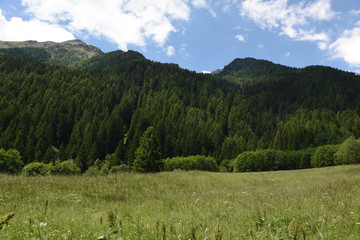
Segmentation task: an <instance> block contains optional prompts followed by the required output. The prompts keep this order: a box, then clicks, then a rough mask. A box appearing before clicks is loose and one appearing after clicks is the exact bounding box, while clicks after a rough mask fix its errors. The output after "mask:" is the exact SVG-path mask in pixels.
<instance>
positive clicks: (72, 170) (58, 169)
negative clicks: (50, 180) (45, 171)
mask: <svg viewBox="0 0 360 240" xmlns="http://www.w3.org/2000/svg"><path fill="white" fill-rule="evenodd" d="M51 173H53V174H58V175H76V174H80V173H81V170H80V168H79V167H78V166H76V164H75V162H74V160H73V159H69V160H66V161H64V162H57V163H56V164H55V166H54V167H53V168H52V171H51Z"/></svg>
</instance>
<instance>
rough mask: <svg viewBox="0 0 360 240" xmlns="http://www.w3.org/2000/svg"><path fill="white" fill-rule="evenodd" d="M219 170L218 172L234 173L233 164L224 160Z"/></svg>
mask: <svg viewBox="0 0 360 240" xmlns="http://www.w3.org/2000/svg"><path fill="white" fill-rule="evenodd" d="M219 170H220V172H232V171H234V168H233V162H232V161H230V160H228V159H224V160H223V161H222V162H221V164H220V166H219Z"/></svg>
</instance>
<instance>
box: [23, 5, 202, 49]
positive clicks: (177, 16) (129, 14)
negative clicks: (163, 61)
mask: <svg viewBox="0 0 360 240" xmlns="http://www.w3.org/2000/svg"><path fill="white" fill-rule="evenodd" d="M196 2H197V3H196V4H198V5H199V6H200V5H201V1H199V0H197V1H196ZM22 5H23V6H24V7H25V8H26V9H27V10H26V12H27V13H29V14H31V15H33V16H34V17H35V18H36V19H39V20H41V21H44V22H50V23H53V24H61V25H63V26H65V27H66V28H67V29H68V30H69V31H72V32H74V33H77V34H79V35H82V34H83V35H87V34H91V35H95V36H99V37H105V38H107V39H109V40H110V41H112V42H114V43H116V44H117V45H118V46H119V48H120V49H123V50H126V49H127V47H128V45H129V44H135V45H137V46H145V45H146V43H147V41H148V40H151V41H153V42H155V43H156V44H158V45H159V46H163V45H164V43H165V41H166V40H167V37H168V35H169V34H170V33H171V32H176V31H177V29H176V27H175V26H174V24H173V23H172V22H173V21H177V20H184V21H187V20H188V19H189V14H190V8H189V5H188V0H102V1H97V0H92V1H89V0H62V1H58V0H22Z"/></svg>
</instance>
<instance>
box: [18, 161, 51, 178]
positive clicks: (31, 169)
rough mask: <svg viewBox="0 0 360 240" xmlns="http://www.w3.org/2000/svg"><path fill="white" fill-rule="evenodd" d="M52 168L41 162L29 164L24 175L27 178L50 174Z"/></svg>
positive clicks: (23, 170) (24, 169)
mask: <svg viewBox="0 0 360 240" xmlns="http://www.w3.org/2000/svg"><path fill="white" fill-rule="evenodd" d="M50 169H51V166H50V165H47V164H45V163H41V162H33V163H29V164H28V165H26V166H25V167H24V168H23V169H22V172H21V173H22V174H23V175H25V176H38V175H48V174H50Z"/></svg>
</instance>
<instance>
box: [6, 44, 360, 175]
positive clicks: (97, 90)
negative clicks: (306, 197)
mask: <svg viewBox="0 0 360 240" xmlns="http://www.w3.org/2000/svg"><path fill="white" fill-rule="evenodd" d="M79 44H80V46H79V45H77V44H70V46H69V47H70V49H77V48H81V49H85V48H86V46H84V45H83V44H81V43H79ZM54 46H56V48H61V49H62V50H63V51H64V52H65V53H67V52H66V51H65V50H66V49H65V47H63V46H61V45H53V47H54ZM83 47H84V48H83ZM50 48H51V46H50V47H49V46H48V47H45V48H42V47H37V48H34V47H26V48H23V49H22V48H8V49H13V52H10V51H8V52H7V53H0V96H1V98H0V148H5V149H9V148H16V149H18V150H19V151H20V152H21V155H22V156H23V160H24V162H25V163H29V162H32V161H42V162H45V163H48V162H54V161H55V160H56V159H57V158H59V159H61V160H65V159H69V158H72V159H75V160H76V162H77V164H78V165H79V166H81V168H82V170H83V171H85V170H86V169H87V168H88V167H90V166H92V165H94V164H95V162H96V160H97V159H100V160H104V159H105V158H107V159H110V158H111V161H112V162H111V164H113V165H119V164H121V163H126V164H129V165H131V164H132V163H133V161H134V159H135V152H136V149H137V148H138V146H139V139H140V138H141V136H142V135H143V133H144V132H145V131H146V129H147V128H148V127H149V126H152V127H154V129H155V130H156V133H157V135H158V138H159V141H160V143H161V153H162V157H164V158H167V157H174V156H189V155H207V156H213V157H215V158H216V159H217V160H218V161H219V163H220V162H221V161H222V160H224V159H233V158H235V157H236V156H237V155H238V154H240V153H242V152H244V151H248V150H255V149H259V148H261V149H267V148H271V149H281V150H286V151H288V150H289V151H290V150H298V149H304V148H308V147H316V146H320V145H325V144H339V143H341V142H342V141H344V139H346V138H348V137H349V136H351V135H353V136H355V137H356V138H358V137H360V114H359V112H360V108H359V106H360V95H359V92H360V77H359V76H356V75H355V74H354V73H349V72H344V71H340V70H337V69H333V68H329V67H323V66H310V67H306V68H303V69H295V68H290V67H286V66H282V65H278V64H274V63H271V62H269V61H265V60H256V59H236V60H234V61H233V62H232V63H230V64H229V65H228V66H227V67H225V69H224V70H223V71H221V72H219V73H217V74H214V75H211V74H196V73H195V72H191V71H188V70H185V69H181V68H180V67H179V66H178V65H176V64H162V63H158V62H153V61H150V60H148V59H146V58H144V56H142V55H141V54H140V53H138V52H134V51H128V52H123V51H114V52H110V53H104V54H98V55H97V56H95V57H91V58H89V57H87V59H86V60H81V61H80V60H79V58H78V60H79V61H77V63H76V64H77V65H76V64H75V65H73V66H80V67H71V68H68V67H59V66H57V67H52V66H49V65H47V64H49V63H51V61H50V60H46V58H47V57H49V56H50V59H51V57H52V56H54V55H51V54H54V51H53V50H52V51H49V49H50ZM14 49H15V50H17V51H15V50H14ZM19 49H20V50H24V49H26V51H27V52H26V51H25V52H26V53H28V54H29V55H28V56H27V57H24V56H25V54H24V53H25V52H24V51H23V52H21V51H18V50H19ZM89 49H90V51H91V49H92V48H91V47H89ZM67 51H68V53H69V54H72V55H76V54H75V53H78V52H81V51H80V50H79V51H75V50H67ZM50 52H51V53H50ZM31 54H32V55H31ZM58 56H59V58H60V57H61V56H62V55H61V54H59V55H58ZM76 56H78V55H76ZM86 56H90V55H88V54H86ZM34 58H37V60H34ZM41 58H43V60H42V62H43V63H41V62H39V60H41ZM44 59H45V60H44ZM82 59H84V58H82ZM44 63H45V64H44ZM64 65H65V66H68V64H64ZM54 150H55V151H54ZM108 154H113V155H112V157H110V155H108Z"/></svg>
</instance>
